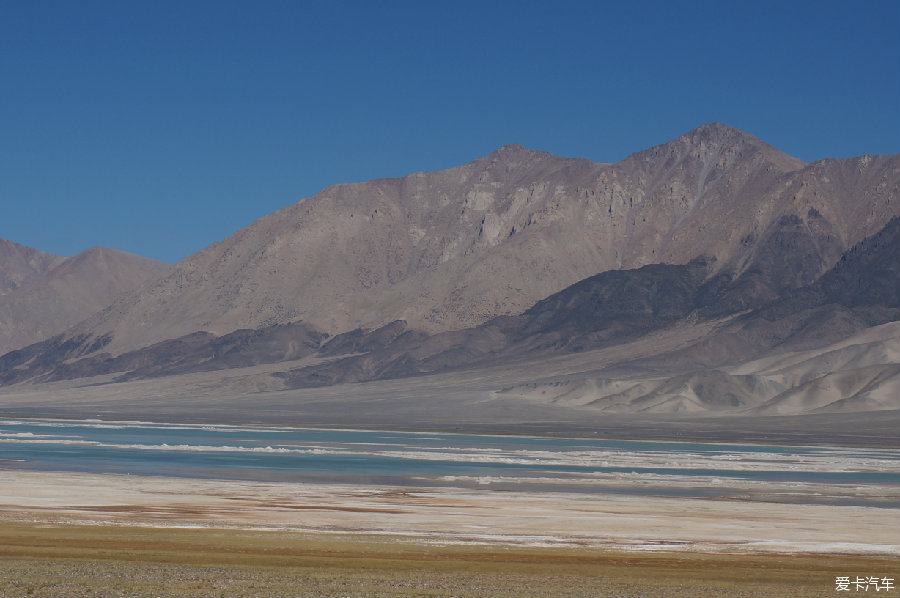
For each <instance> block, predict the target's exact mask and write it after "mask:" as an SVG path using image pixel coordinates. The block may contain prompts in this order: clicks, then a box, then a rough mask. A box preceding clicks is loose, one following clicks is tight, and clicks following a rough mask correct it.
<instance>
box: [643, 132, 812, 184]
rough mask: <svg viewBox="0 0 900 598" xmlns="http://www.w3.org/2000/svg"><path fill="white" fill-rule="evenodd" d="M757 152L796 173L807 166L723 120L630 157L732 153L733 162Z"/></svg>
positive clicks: (781, 168) (702, 156)
mask: <svg viewBox="0 0 900 598" xmlns="http://www.w3.org/2000/svg"><path fill="white" fill-rule="evenodd" d="M754 154H756V155H758V157H762V158H763V159H764V160H765V162H767V163H769V164H770V165H771V166H774V167H775V168H776V169H777V170H779V171H781V172H793V171H795V170H799V169H801V168H803V167H804V166H806V162H804V161H803V160H801V159H799V158H795V157H793V156H791V155H788V154H786V153H784V152H783V151H781V150H779V149H778V148H775V147H773V146H771V145H769V144H768V143H766V142H765V141H762V140H761V139H759V138H758V137H755V136H753V135H751V134H750V133H747V132H745V131H742V130H741V129H737V128H735V127H731V126H729V125H726V124H722V123H720V122H712V123H707V124H705V125H701V126H699V127H697V128H696V129H693V130H691V131H688V132H687V133H685V134H684V135H681V136H680V137H678V138H676V139H673V140H671V141H669V142H667V143H664V144H662V145H658V146H656V147H651V148H650V149H647V150H644V151H642V152H637V153H636V154H632V156H629V157H630V158H636V159H638V160H641V161H651V162H652V161H655V160H656V159H659V158H662V157H666V159H668V158H671V157H676V156H680V157H682V158H684V157H688V156H693V157H694V158H700V159H701V160H704V161H707V160H710V159H713V160H714V161H715V160H720V159H721V158H722V157H723V156H730V157H731V160H729V161H730V162H731V163H735V160H736V161H740V160H741V159H747V158H750V157H751V156H753V155H754Z"/></svg>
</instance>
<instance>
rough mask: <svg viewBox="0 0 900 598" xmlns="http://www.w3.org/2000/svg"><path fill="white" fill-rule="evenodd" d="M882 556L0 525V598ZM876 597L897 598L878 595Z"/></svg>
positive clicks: (809, 591)
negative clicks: (604, 548)
mask: <svg viewBox="0 0 900 598" xmlns="http://www.w3.org/2000/svg"><path fill="white" fill-rule="evenodd" d="M856 575H860V576H866V575H873V576H874V575H878V576H879V577H885V576H888V577H892V576H893V577H896V562H895V561H892V560H890V559H885V558H870V557H860V556H834V555H832V556H809V555H800V556H793V555H727V554H701V553H688V552H684V553H672V552H669V553H626V552H604V551H598V550H594V549H575V548H529V547H510V546H471V545H467V546H432V545H425V544H422V543H417V542H415V541H413V540H412V539H395V538H391V539H388V538H377V537H372V536H347V535H334V536H332V535H325V534H301V533H291V532H273V531H266V532H254V531H236V530H211V529H209V530H206V529H171V528H135V527H119V526H94V525H53V524H46V523H41V524H32V523H24V522H10V521H3V522H0V596H3V597H4V598H6V597H9V598H13V597H19V596H23V597H25V596H42V597H66V598H75V597H79V596H97V597H100V596H102V597H107V596H110V597H112V596H122V597H125V596H130V597H151V596H153V597H156V596H160V597H161V596H166V597H168V596H172V597H188V596H190V597H221V596H227V597H229V598H230V597H239V596H246V597H249V596H286V597H287V596H297V597H306V596H310V597H312V596H316V597H324V596H329V597H330V596H354V597H356V596H360V597H363V596H364V597H369V596H372V597H374V596H466V597H470V596H471V597H482V596H483V597H494V596H497V597H506V596H510V597H511V596H523V597H524V596H554V597H555V596H561V597H565V596H571V597H580V596H591V597H614V596H615V597H625V596H627V597H638V596H641V597H643V596H646V597H664V596H671V597H692V598H693V597H697V598H702V597H712V596H716V597H767V598H778V597H782V596H797V597H806V596H809V597H817V598H818V597H821V596H830V595H833V592H834V591H835V586H834V581H835V577H837V576H850V577H851V578H853V579H855V576H856ZM878 595H879V596H895V597H896V596H898V595H900V594H898V593H897V592H896V590H895V591H894V592H891V593H888V592H884V591H882V592H878Z"/></svg>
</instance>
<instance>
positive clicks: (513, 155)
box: [482, 143, 553, 162]
mask: <svg viewBox="0 0 900 598" xmlns="http://www.w3.org/2000/svg"><path fill="white" fill-rule="evenodd" d="M552 156H553V154H550V153H548V152H542V151H540V150H533V149H529V148H527V147H525V146H524V145H520V144H518V143H509V144H507V145H504V146H503V147H501V148H498V149H496V150H494V151H493V152H491V153H490V154H488V155H487V156H485V157H484V158H482V159H488V160H491V161H497V160H502V161H504V162H520V161H522V160H529V159H534V158H549V157H552Z"/></svg>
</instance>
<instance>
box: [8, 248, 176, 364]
mask: <svg viewBox="0 0 900 598" xmlns="http://www.w3.org/2000/svg"><path fill="white" fill-rule="evenodd" d="M169 269H170V266H169V265H168V264H164V263H162V262H157V261H155V260H150V259H147V258H142V257H138V256H136V255H132V254H129V253H125V252H122V251H117V250H115V249H108V248H105V247H92V248H90V249H87V250H85V251H83V252H81V253H79V254H78V255H76V256H73V257H67V258H64V257H59V256H56V255H51V254H49V253H43V252H41V251H38V250H36V249H32V248H30V247H24V246H22V245H18V244H16V243H11V242H9V241H5V240H3V239H0V354H2V353H6V352H8V351H10V350H12V349H15V348H17V347H20V346H24V345H29V344H31V343H34V342H37V341H41V340H44V339H46V338H49V337H51V336H53V335H56V334H59V333H61V332H64V331H65V330H66V329H68V328H70V327H71V326H73V325H75V324H77V323H78V322H80V321H82V320H84V319H85V318H87V317H88V316H90V315H92V314H94V313H95V312H97V311H100V310H101V309H103V308H104V307H106V306H107V305H109V304H110V303H112V302H113V301H115V300H116V299H118V298H119V297H120V296H122V295H123V294H125V293H127V292H129V291H133V290H135V289H137V288H139V287H141V286H143V285H144V284H146V283H148V282H150V281H151V280H155V279H156V278H158V277H160V276H161V275H163V274H164V273H165V272H167V271H168V270H169Z"/></svg>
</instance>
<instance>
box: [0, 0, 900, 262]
mask: <svg viewBox="0 0 900 598" xmlns="http://www.w3.org/2000/svg"><path fill="white" fill-rule="evenodd" d="M712 121H720V122H724V123H726V124H728V125H731V126H735V127H738V128H740V129H743V130H745V131H747V132H749V133H751V134H753V135H756V136H757V137H760V138H762V139H763V140H765V141H767V142H769V143H771V144H772V145H774V146H776V147H778V148H780V149H782V150H783V151H786V152H787V153H789V154H792V155H794V156H797V157H799V158H802V159H804V160H808V161H813V160H818V159H821V158H825V157H838V158H841V157H850V156H854V155H859V154H864V153H874V154H894V153H898V152H900V2H897V1H896V0H866V1H864V2H848V1H846V0H839V1H831V0H816V1H810V2H799V1H797V2H791V1H784V0H781V1H776V2H769V1H761V0H753V1H740V0H718V1H715V2H703V1H691V0H684V1H679V2H676V1H671V0H669V1H660V2H648V1H639V0H630V1H623V2H618V1H616V2H613V1H602V0H595V1H592V2H566V1H561V2H559V1H558V2H552V3H551V2H548V1H547V0H543V1H540V2H530V1H526V0H517V1H511V2H500V1H497V2H491V1H489V0H483V1H479V2H468V1H459V0H457V1H454V2H438V1H437V0H419V1H415V2H405V1H401V0H391V1H376V0H370V1H366V2H339V1H322V2H302V1H299V0H297V1H286V2H282V1H275V0H248V1H229V0H215V1H200V0H176V1H168V0H152V1H149V0H148V1H122V0H112V1H108V2H105V1H93V0H78V1H71V0H62V1H48V0H0V208H2V211H0V237H2V238H5V239H8V240H11V241H15V242H17V243H21V244H23V245H28V246H31V247H35V248H37V249H41V250H43V251H48V252H50V253H56V254H58V255H73V254H75V253H78V252H80V251H82V250H84V249H86V248H87V247H90V246H93V245H104V246H107V247H114V248H117V249H121V250H124V251H129V252H132V253H137V254H139V255H144V256H147V257H152V258H156V259H160V260H163V261H167V262H173V263H174V262H176V261H178V260H180V259H182V258H184V257H186V256H188V255H189V254H191V253H193V252H195V251H198V250H200V249H203V248H204V247H206V246H208V245H210V244H211V243H214V242H215V241H218V240H221V239H223V238H224V237H226V236H228V235H230V234H232V233H234V232H235V231H237V230H238V229H240V228H243V227H244V226H246V225H248V224H250V223H251V222H253V221H254V220H256V219H257V218H259V217H261V216H263V215H265V214H268V213H270V212H273V211H275V210H277V209H278V208H281V207H283V206H286V205H288V204H291V203H294V202H296V201H299V200H300V199H302V198H304V197H308V196H310V195H313V194H315V193H316V192H318V191H319V190H321V189H322V188H324V187H326V186H328V185H330V184H333V183H341V182H353V181H363V180H368V179H371V178H377V177H387V176H402V175H405V174H408V173H410V172H415V171H420V170H442V169H445V168H450V167H452V166H456V165H459V164H463V163H466V162H469V161H471V160H474V159H475V158H477V157H479V156H482V155H485V154H487V153H490V152H491V151H493V150H494V149H496V148H498V147H500V146H502V145H505V144H508V143H521V144H522V145H525V146H527V147H531V148H534V149H540V150H545V151H549V152H552V153H555V154H559V155H563V156H571V157H584V158H589V159H591V160H596V161H601V162H614V161H618V160H620V159H622V158H624V157H625V156H627V155H628V154H630V153H632V152H635V151H639V150H642V149H645V148H647V147H650V146H652V145H656V144H659V143H664V142H666V141H668V140H670V139H673V138H675V137H677V136H679V135H681V134H682V133H685V132H687V131H689V130H691V129H693V128H695V127H697V126H699V125H701V124H703V123H707V122H712Z"/></svg>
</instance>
